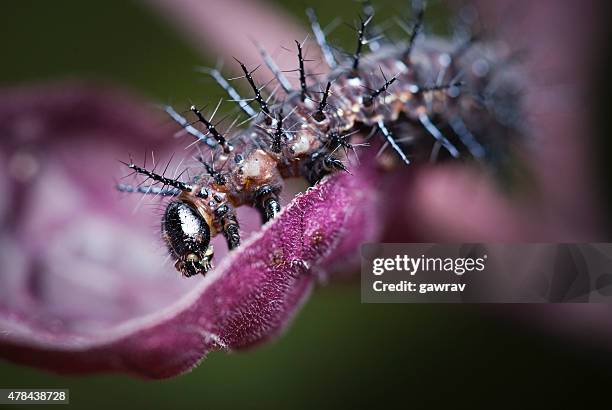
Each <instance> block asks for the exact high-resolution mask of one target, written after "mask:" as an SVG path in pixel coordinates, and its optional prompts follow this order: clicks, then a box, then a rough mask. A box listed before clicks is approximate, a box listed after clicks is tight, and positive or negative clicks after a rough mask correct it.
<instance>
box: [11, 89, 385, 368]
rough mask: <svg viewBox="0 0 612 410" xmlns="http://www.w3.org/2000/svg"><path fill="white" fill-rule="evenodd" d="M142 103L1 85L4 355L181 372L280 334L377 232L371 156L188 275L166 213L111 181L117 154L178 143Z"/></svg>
mask: <svg viewBox="0 0 612 410" xmlns="http://www.w3.org/2000/svg"><path fill="white" fill-rule="evenodd" d="M141 106H142V103H141V102H138V101H134V100H133V99H132V98H129V97H127V96H126V95H124V94H122V93H119V94H118V93H117V92H116V91H107V90H103V89H99V88H91V87H82V86H70V85H66V86H62V87H54V88H44V89H43V88H41V89H37V90H34V91H33V92H23V91H13V92H9V93H6V94H5V95H0V124H2V125H1V126H0V127H1V128H0V131H1V132H2V134H3V137H4V138H3V140H2V142H1V144H2V145H1V147H2V150H1V151H0V158H1V159H3V161H2V163H1V165H0V166H2V167H3V169H2V171H3V172H2V175H1V176H0V179H1V182H0V190H1V192H2V194H3V197H4V198H7V197H10V198H11V200H9V201H7V202H6V203H3V202H0V211H2V218H3V221H4V222H3V224H2V228H1V229H2V230H1V231H0V263H1V265H0V266H2V270H1V271H0V346H1V348H0V355H1V356H2V357H4V358H6V359H9V360H12V361H15V362H19V363H26V364H30V365H33V366H37V367H41V368H46V369H51V370H54V371H58V372H64V373H90V372H99V371H116V372H127V373H130V374H135V375H139V376H142V377H150V378H161V377H169V376H172V375H176V374H178V373H180V372H183V371H186V370H188V369H190V368H191V367H193V366H194V365H196V364H197V363H198V362H199V361H200V360H201V359H202V358H203V357H204V356H205V355H206V354H207V353H208V352H209V351H211V350H214V349H240V348H245V347H248V346H252V345H254V344H256V343H259V342H262V341H266V340H268V339H270V338H272V337H274V336H276V335H278V334H279V333H280V332H281V331H282V330H283V329H284V328H285V327H286V325H287V324H288V322H289V321H290V319H291V317H292V316H293V315H294V314H295V312H296V310H297V309H298V308H299V306H300V305H301V303H303V302H304V301H305V299H306V298H307V296H308V294H309V292H310V290H311V289H312V287H313V285H314V284H315V282H316V280H317V278H318V277H320V274H321V272H324V271H325V270H326V269H327V268H328V267H329V266H331V265H332V264H333V265H338V264H339V263H340V262H341V261H342V260H343V259H344V258H345V257H346V256H348V255H350V254H354V253H355V251H356V249H357V248H358V245H359V244H360V243H362V242H363V241H366V240H375V239H376V235H377V232H378V227H379V226H378V225H379V221H378V219H377V218H376V217H375V215H376V214H377V213H376V209H377V203H376V202H377V195H376V190H375V189H374V187H375V185H376V183H377V174H376V172H375V170H374V167H373V166H372V165H369V164H368V163H367V161H363V163H362V165H361V166H360V167H358V168H357V169H355V170H352V172H353V175H349V174H346V173H337V174H335V175H334V176H332V177H329V178H327V179H326V180H325V181H324V182H322V183H320V184H318V185H317V186H315V187H313V188H311V189H309V190H308V191H307V192H305V193H302V194H299V195H298V196H297V197H296V198H295V199H294V200H293V201H292V202H291V203H290V204H289V205H288V206H287V207H286V208H285V209H284V210H283V211H282V213H281V214H280V215H279V217H278V218H276V219H275V220H274V221H272V222H271V223H269V224H267V225H265V226H264V227H263V228H261V229H259V230H257V231H256V232H254V233H253V234H252V235H251V236H250V237H249V238H248V239H247V240H245V242H244V243H243V245H241V246H240V248H239V249H237V250H235V251H233V252H232V253H231V254H229V255H227V256H225V257H219V258H217V257H216V259H215V262H216V264H218V265H219V266H218V267H217V268H215V269H214V270H212V271H211V272H209V274H207V275H206V277H203V278H200V277H197V278H191V279H182V278H180V277H179V275H178V274H177V273H176V272H175V271H174V269H173V268H172V266H171V264H168V263H166V264H164V263H163V257H164V256H165V255H164V254H163V251H162V250H160V249H156V247H155V246H152V245H151V244H150V242H151V241H152V240H151V238H150V237H149V235H150V234H151V232H150V231H146V230H145V231H144V232H141V228H142V223H143V221H151V220H153V221H154V220H155V219H154V218H155V216H154V215H153V219H152V218H151V217H150V215H149V212H148V210H147V209H142V210H141V211H140V212H138V213H136V214H133V213H131V212H130V211H131V210H132V208H131V207H129V206H127V205H126V203H125V202H124V201H120V200H119V199H118V196H117V194H116V193H115V192H114V191H113V189H112V178H111V175H114V174H115V172H116V166H117V165H116V163H115V161H114V160H115V158H120V157H121V156H122V154H123V155H125V152H127V151H129V150H130V148H132V149H133V148H136V149H140V148H142V147H143V146H145V145H147V144H155V146H156V147H157V146H160V145H162V141H164V140H163V138H167V140H168V142H169V143H174V144H176V141H172V138H168V135H172V133H173V131H171V132H168V130H167V129H164V128H165V127H161V126H160V124H161V122H160V121H159V120H158V117H154V116H153V115H152V114H151V113H150V112H149V111H147V110H143V109H142V108H140V107H141ZM153 117H154V118H153ZM113 155H116V156H113ZM24 171H25V174H23V172H24ZM4 194H7V196H4ZM126 208H127V209H126ZM143 215H144V216H143ZM157 223H158V222H157ZM157 248H158V247H157ZM221 254H222V252H219V253H218V254H217V256H221Z"/></svg>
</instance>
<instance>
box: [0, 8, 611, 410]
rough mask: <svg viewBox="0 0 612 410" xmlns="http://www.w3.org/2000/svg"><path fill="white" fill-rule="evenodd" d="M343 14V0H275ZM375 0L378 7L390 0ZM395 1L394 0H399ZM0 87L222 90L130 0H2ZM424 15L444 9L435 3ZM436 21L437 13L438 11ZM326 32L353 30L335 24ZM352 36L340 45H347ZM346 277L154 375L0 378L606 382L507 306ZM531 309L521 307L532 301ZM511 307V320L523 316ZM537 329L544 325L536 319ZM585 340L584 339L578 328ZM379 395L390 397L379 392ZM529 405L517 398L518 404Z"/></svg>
mask: <svg viewBox="0 0 612 410" xmlns="http://www.w3.org/2000/svg"><path fill="white" fill-rule="evenodd" d="M277 3H279V4H280V5H281V6H282V7H284V8H285V9H287V10H288V11H289V12H290V13H292V14H294V15H295V16H296V18H297V19H299V20H301V21H302V22H303V23H304V24H306V18H305V17H304V13H303V10H304V9H305V8H306V7H307V6H312V7H314V8H315V9H317V10H318V13H319V15H320V16H322V17H325V18H326V20H327V21H329V20H330V18H328V16H339V17H343V18H344V19H345V20H347V21H351V20H352V19H353V18H355V17H356V15H357V12H358V9H357V6H355V4H354V3H353V2H352V1H350V0H342V1H334V2H330V1H329V0H328V1H323V0H308V1H307V2H306V1H289V0H286V1H280V0H277ZM376 3H377V4H383V5H385V6H388V7H383V8H382V9H383V13H382V14H383V16H384V15H385V14H386V15H390V14H392V13H393V10H396V9H398V8H399V7H400V6H398V4H400V2H392V1H386V2H385V1H377V2H376ZM401 3H402V4H403V3H404V2H401ZM0 15H2V17H3V18H2V29H1V32H2V36H1V38H0V42H1V44H2V64H0V83H1V86H3V87H6V86H9V85H15V84H22V83H30V82H32V81H49V80H58V79H70V78H79V79H82V78H89V79H97V80H103V81H106V82H111V83H116V84H118V85H121V86H124V87H128V88H130V89H133V90H136V91H137V92H139V93H141V94H143V95H144V96H146V97H148V98H150V99H151V100H152V101H160V102H181V103H182V102H185V101H189V99H192V100H194V101H198V102H205V101H216V100H217V99H218V98H220V97H221V93H220V92H219V90H218V89H217V88H216V87H212V86H211V83H210V82H208V81H204V80H203V79H202V76H201V75H200V74H198V73H197V72H196V71H195V70H194V69H193V68H194V67H195V66H200V65H214V57H213V56H208V57H202V56H201V55H199V54H198V53H197V52H196V51H194V50H193V49H191V48H189V46H187V43H186V42H185V41H184V40H183V39H182V38H181V37H180V35H179V34H177V33H176V32H175V31H174V30H173V29H172V28H171V27H170V26H169V25H167V24H166V23H165V22H163V21H162V20H161V19H160V18H159V17H158V16H157V15H155V14H153V13H152V12H151V11H149V10H147V9H146V8H145V7H144V6H143V5H142V4H139V3H134V2H130V1H117V0H115V1H105V2H95V3H94V2H84V1H78V0H71V1H63V0H62V1H54V2H51V1H19V2H17V1H12V2H11V1H3V2H2V4H1V5H0ZM433 15H434V16H436V15H443V10H442V9H437V8H434V11H433ZM437 24H438V25H439V26H440V27H443V24H442V23H441V22H437ZM334 37H335V38H339V42H340V43H341V44H342V43H344V44H347V43H346V42H347V40H348V39H349V38H352V33H351V32H350V30H349V29H348V28H346V27H342V26H341V27H339V28H338V29H337V35H335V36H334ZM351 44H352V43H351ZM358 285H359V284H358V282H357V281H355V282H353V283H339V284H334V285H331V286H327V287H325V288H323V289H319V290H318V291H316V292H315V294H314V296H313V297H312V298H311V300H310V301H309V302H308V303H307V305H306V306H305V308H304V309H303V310H302V311H301V312H300V314H299V315H298V316H297V318H296V320H295V322H294V323H293V325H292V326H290V327H289V329H288V331H287V333H286V334H285V335H284V336H283V337H282V338H281V339H280V340H278V341H277V342H275V343H271V344H267V345H265V346H262V347H259V348H257V349H255V350H251V351H246V352H240V353H233V354H230V355H227V354H225V353H221V352H217V353H213V354H211V355H210V357H209V358H208V359H207V360H206V361H205V362H204V363H203V364H202V365H201V366H200V367H198V368H197V369H195V370H194V371H193V372H191V373H189V374H187V375H183V376H179V377H177V378H174V379H171V380H164V381H153V382H148V381H141V380H135V379H132V378H129V377H126V376H120V375H119V376H118V375H102V376H91V377H63V376H57V375H54V374H50V373H46V372H41V371H38V370H34V369H31V368H25V367H20V366H16V365H12V364H8V363H4V362H2V363H0V386H2V387H67V388H70V389H71V407H75V408H77V407H78V408H87V409H107V408H110V407H114V406H118V405H121V406H125V407H128V406H129V407H134V408H141V407H142V408H176V409H182V408H185V409H208V408H215V409H217V408H277V407H280V408H296V409H297V408H304V409H307V408H337V407H351V408H356V407H366V406H368V407H369V406H377V407H378V406H383V405H388V406H391V405H392V404H391V403H395V404H396V405H401V406H402V407H414V408H420V407H431V406H434V405H441V404H448V405H451V406H454V405H456V404H457V401H458V400H460V401H467V403H469V404H471V405H474V406H476V405H486V406H487V407H491V408H494V407H498V406H502V405H506V406H507V405H508V404H510V403H512V402H516V403H521V404H522V405H525V406H527V405H528V404H529V405H534V404H540V405H542V406H543V407H544V408H556V407H561V405H563V404H565V403H567V402H568V400H569V399H574V400H579V401H580V402H581V404H582V405H581V407H584V406H585V405H586V404H587V403H589V402H593V403H595V402H596V400H598V398H599V397H601V396H602V395H603V394H604V392H605V391H606V390H604V389H605V388H607V387H609V382H610V380H611V379H610V376H612V354H611V352H610V351H609V350H607V349H604V348H601V347H600V348H596V347H594V346H589V345H587V344H580V343H578V342H575V341H569V340H566V339H564V338H562V337H559V336H558V335H553V334H549V333H548V332H547V331H546V329H541V328H542V327H543V326H540V330H536V329H537V328H536V327H535V326H532V327H531V326H529V325H525V324H524V323H521V322H520V321H519V322H517V323H515V321H513V320H509V317H513V315H512V314H510V315H509V314H507V313H508V312H511V311H513V310H514V311H516V312H515V313H518V310H517V308H511V307H495V306H490V305H489V306H482V307H478V306H464V305H453V306H441V305H437V306H428V305H362V304H361V303H360V296H359V286H358ZM531 308H532V307H531ZM529 309H530V307H528V306H526V307H521V309H520V312H521V313H520V314H517V315H516V316H518V317H519V318H520V317H522V318H523V319H528V318H529ZM544 327H547V326H544ZM585 339H586V340H588V337H585ZM387 403H389V404H387ZM528 407H529V406H528Z"/></svg>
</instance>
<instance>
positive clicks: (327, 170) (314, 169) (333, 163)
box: [302, 152, 348, 185]
mask: <svg viewBox="0 0 612 410" xmlns="http://www.w3.org/2000/svg"><path fill="white" fill-rule="evenodd" d="M302 169H303V173H302V175H303V176H304V178H306V180H307V181H308V182H309V183H310V184H311V185H314V184H316V183H317V182H319V181H320V180H321V179H322V178H323V177H324V176H325V175H328V174H331V173H332V172H334V171H346V172H348V169H347V168H346V166H345V165H344V164H343V163H342V161H340V160H339V159H338V158H336V157H334V156H333V155H332V154H328V153H327V152H315V153H313V154H312V155H311V156H310V161H307V162H305V164H304V167H303V168H302Z"/></svg>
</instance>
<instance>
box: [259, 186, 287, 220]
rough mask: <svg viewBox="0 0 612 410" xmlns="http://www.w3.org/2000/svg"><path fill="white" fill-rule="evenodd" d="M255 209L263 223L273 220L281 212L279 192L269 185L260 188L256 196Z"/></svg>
mask: <svg viewBox="0 0 612 410" xmlns="http://www.w3.org/2000/svg"><path fill="white" fill-rule="evenodd" d="M255 207H256V208H257V210H258V211H259V213H260V214H261V220H262V222H263V223H266V222H268V221H269V220H271V219H273V218H274V217H275V216H276V215H278V213H279V212H280V210H281V206H280V201H279V198H278V192H277V190H274V189H273V188H272V187H270V186H267V185H266V186H264V187H262V188H260V189H259V190H258V192H257V195H256V196H255Z"/></svg>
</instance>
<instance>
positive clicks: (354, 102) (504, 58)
mask: <svg viewBox="0 0 612 410" xmlns="http://www.w3.org/2000/svg"><path fill="white" fill-rule="evenodd" d="M366 5H367V6H366V7H364V10H363V16H362V17H360V20H359V22H358V25H357V27H356V32H357V36H356V37H357V38H356V44H355V48H354V51H353V52H352V53H350V54H348V55H347V56H344V57H342V56H339V53H338V52H337V50H335V49H334V48H333V47H332V46H331V45H330V44H329V43H328V41H327V39H326V34H325V32H324V31H323V29H322V28H321V26H320V24H319V22H318V20H317V17H316V15H315V13H314V11H312V10H308V11H307V14H308V17H309V19H310V22H311V26H312V31H313V33H314V39H315V40H316V42H317V44H318V47H319V48H320V50H321V54H322V56H323V60H324V61H325V63H326V64H327V65H328V66H329V69H330V70H329V74H327V76H326V78H325V79H324V80H322V81H311V83H310V84H308V80H309V79H310V76H309V73H307V72H306V68H305V61H306V58H305V56H304V48H303V45H304V44H303V43H300V42H298V41H295V52H296V55H297V65H298V69H297V70H296V72H297V73H298V74H299V83H300V86H299V88H295V89H294V88H293V87H292V85H291V83H290V82H289V81H288V80H287V78H286V76H285V74H284V72H283V71H281V70H280V69H279V68H278V66H277V65H276V64H275V62H274V61H273V60H272V58H271V56H270V55H269V54H268V53H267V52H266V51H265V50H263V49H260V51H261V55H262V58H263V61H264V63H265V65H266V66H267V67H268V68H269V69H270V71H271V72H272V74H273V75H274V78H275V81H276V82H277V83H278V87H277V88H279V89H282V91H283V96H282V98H281V97H279V96H278V95H275V96H274V97H275V101H272V102H271V101H270V98H266V97H264V94H263V93H262V91H263V88H264V87H260V86H259V85H258V84H256V82H255V79H254V77H253V72H254V70H253V69H251V70H250V69H249V68H247V66H246V65H245V64H244V63H243V62H241V61H239V60H237V59H236V64H238V65H239V66H240V69H241V70H242V72H243V77H241V78H244V80H246V82H247V83H248V85H249V86H250V88H251V90H252V92H253V95H252V97H249V98H243V97H241V96H240V94H239V93H238V91H237V90H236V89H235V88H234V87H233V86H232V85H230V83H229V82H228V80H227V79H225V78H224V77H223V76H222V74H221V73H220V72H219V71H218V70H217V69H210V70H208V73H209V74H210V75H211V76H212V78H213V79H214V80H215V81H216V82H217V83H218V85H219V86H220V87H222V88H223V89H224V90H225V91H226V92H227V94H228V95H229V96H230V98H231V99H232V100H233V101H235V102H236V103H237V104H238V106H239V108H240V110H241V111H242V112H243V113H244V114H245V115H246V116H247V117H248V118H249V119H250V123H249V125H248V127H247V128H246V129H243V130H241V131H238V132H235V133H233V134H232V135H225V134H224V133H222V132H221V131H220V130H219V129H218V128H217V125H216V124H214V123H213V122H212V121H213V120H212V116H211V117H207V116H206V114H205V113H204V112H202V111H201V110H200V109H198V108H197V107H196V106H192V107H191V109H190V111H191V113H192V115H193V117H194V118H195V120H194V121H193V122H190V121H188V120H187V119H186V118H185V117H184V116H183V114H181V113H179V112H177V111H176V110H175V109H174V108H172V107H170V106H166V107H165V111H166V113H167V114H168V115H169V116H170V117H171V118H172V119H173V120H174V121H176V122H177V123H178V124H179V125H180V126H181V127H182V128H184V129H185V131H186V132H187V133H188V134H189V135H190V136H191V137H193V138H194V139H195V141H196V142H197V143H200V144H202V145H203V146H204V147H206V148H207V149H208V150H209V151H210V159H208V158H206V155H199V156H197V158H196V159H197V161H198V162H199V164H201V167H200V172H199V173H198V174H197V175H195V176H194V177H192V178H190V181H188V182H183V181H181V180H179V179H173V178H168V177H166V176H165V172H164V173H162V174H157V173H155V172H154V170H148V169H146V166H143V167H141V166H139V165H136V164H135V163H134V161H132V160H131V159H130V161H129V162H125V163H124V164H125V165H126V166H127V167H129V168H130V169H131V170H132V171H133V172H134V173H137V174H141V175H144V176H146V177H147V179H150V180H152V181H153V184H152V185H149V186H143V185H138V186H132V185H125V184H120V185H118V186H117V188H118V189H119V190H120V191H123V192H140V193H144V194H154V195H159V196H163V197H171V198H172V200H171V201H170V202H169V203H168V205H167V207H166V210H165V212H164V216H163V218H162V221H161V230H162V239H163V241H164V242H165V244H166V245H167V248H168V251H169V253H170V255H171V256H172V258H173V259H174V260H175V261H176V262H175V267H176V269H177V270H178V271H179V272H180V273H181V274H182V275H183V276H185V277H191V276H194V275H198V274H202V275H204V274H206V272H208V271H209V270H210V269H211V267H212V260H213V256H214V251H213V247H212V245H211V244H210V241H211V238H212V237H213V236H215V235H217V234H222V235H223V236H224V237H225V239H226V241H227V245H228V248H229V249H230V250H232V249H235V248H237V247H238V246H239V245H240V225H239V221H238V219H237V217H236V211H235V210H236V208H237V207H240V206H251V207H254V208H256V209H257V210H258V211H259V213H260V214H261V219H262V222H263V223H266V222H268V221H270V220H271V219H273V218H274V217H275V216H276V215H277V214H278V213H279V212H280V210H281V205H280V201H279V194H280V193H281V191H282V189H283V182H284V180H285V179H287V178H292V177H301V178H305V179H306V180H307V181H308V182H309V183H310V184H316V183H318V182H319V181H321V179H322V178H323V177H325V176H326V175H329V174H332V173H335V172H349V167H348V162H349V161H350V158H351V154H352V153H353V154H354V155H357V153H356V151H357V149H358V148H363V149H366V147H368V148H367V149H377V150H378V155H377V157H382V156H383V155H384V157H385V160H386V161H389V158H391V159H390V161H391V162H392V165H393V166H397V165H401V164H405V165H409V164H411V163H412V162H414V161H426V160H429V161H437V160H442V159H446V158H449V159H462V158H475V159H476V160H478V161H483V162H487V163H489V164H491V165H493V166H500V164H503V163H504V162H505V161H506V157H507V153H508V144H509V143H510V142H511V140H512V139H513V138H514V137H515V136H516V135H520V134H521V132H522V130H521V127H522V120H521V118H522V117H521V113H520V91H519V87H517V86H516V84H517V79H516V78H515V77H514V76H512V75H508V74H507V72H508V71H507V70H506V67H507V66H509V65H510V63H511V61H512V59H513V57H512V55H511V53H509V52H508V51H507V50H506V48H504V47H500V46H499V45H498V44H496V43H495V42H486V41H483V40H482V39H480V38H479V37H478V35H474V34H470V35H467V36H466V35H464V36H463V38H462V40H461V41H458V40H456V39H453V38H438V37H430V36H424V35H422V32H423V30H422V29H423V21H424V20H423V18H424V7H419V8H416V9H415V10H413V15H414V16H415V17H414V18H413V23H412V27H411V28H410V29H409V30H406V31H407V35H406V38H405V39H404V41H403V42H391V41H387V40H385V39H384V38H383V37H381V36H380V35H379V34H380V31H381V30H380V29H378V28H374V27H371V24H372V21H373V19H374V13H373V9H372V7H371V6H369V4H368V3H366ZM374 33H376V34H374ZM366 48H369V50H366ZM255 107H256V108H257V109H256V108H255ZM218 108H219V106H218V105H217V108H216V109H215V112H216V111H217V109H218ZM213 116H214V113H213ZM369 147H371V148H369ZM389 153H391V154H392V155H389ZM157 184H161V187H160V186H158V185H157Z"/></svg>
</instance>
